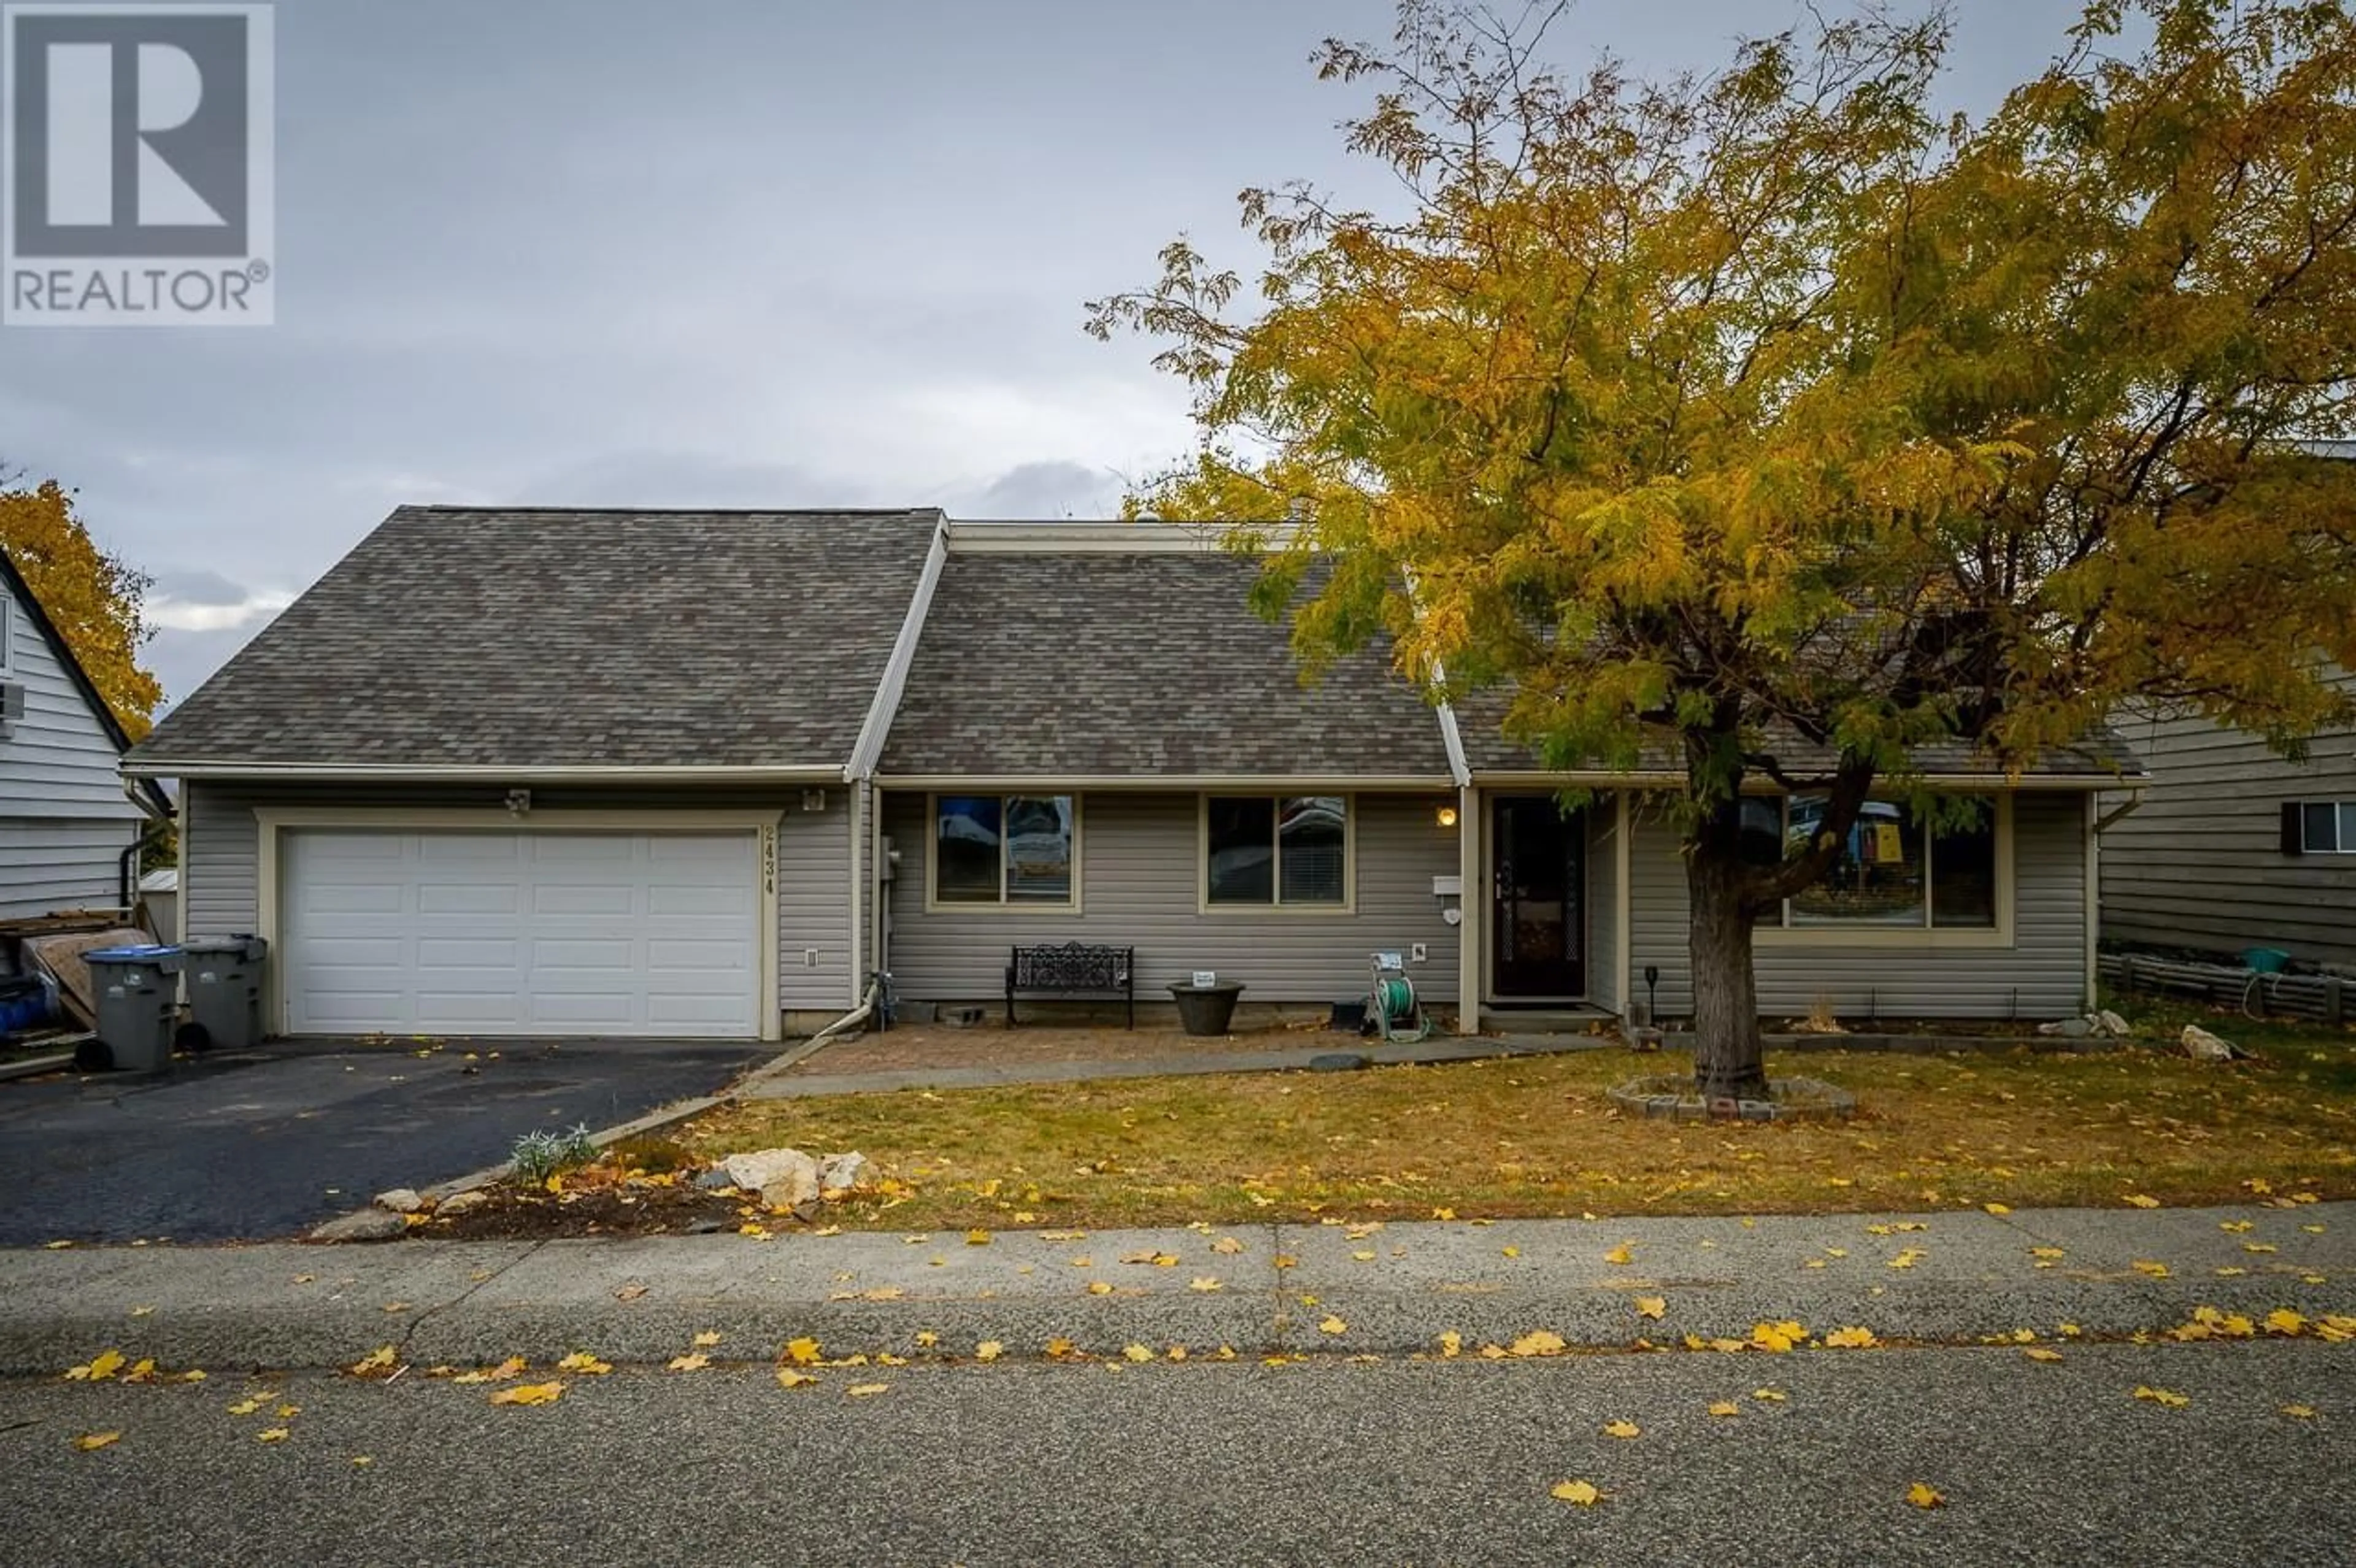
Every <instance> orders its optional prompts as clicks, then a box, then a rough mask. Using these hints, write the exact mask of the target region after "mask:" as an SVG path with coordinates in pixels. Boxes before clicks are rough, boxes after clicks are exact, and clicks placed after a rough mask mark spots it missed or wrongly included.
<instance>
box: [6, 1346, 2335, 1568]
mask: <svg viewBox="0 0 2356 1568" xmlns="http://www.w3.org/2000/svg"><path fill="white" fill-rule="evenodd" d="M764 1349H766V1347H764ZM712 1353H713V1354H714V1355H720V1356H724V1355H725V1354H727V1353H728V1348H727V1347H726V1346H724V1345H723V1347H720V1348H717V1349H714V1350H713V1351H712ZM567 1381H568V1384H569V1386H568V1388H567V1389H566V1392H564V1394H563V1395H562V1398H561V1400H559V1401H558V1402H557V1403H554V1404H552V1405H548V1406H543V1407H539V1408H496V1407H494V1406H492V1405H491V1404H490V1403H489V1402H488V1397H487V1392H488V1391H487V1390H486V1389H485V1388H483V1387H480V1386H476V1387H463V1386H457V1385H453V1384H450V1383H447V1382H437V1381H428V1380H425V1379H423V1378H418V1377H410V1378H404V1379H402V1381H398V1382H395V1383H392V1384H390V1385H379V1384H374V1383H367V1382H361V1381H356V1380H352V1379H348V1378H336V1377H331V1376H319V1375H310V1376H301V1377H295V1378H269V1379H264V1380H261V1381H246V1380H243V1379H240V1378H235V1377H229V1376H222V1377H217V1378H216V1379H215V1380H214V1381H209V1382H207V1383H204V1384H200V1385H196V1386H185V1385H183V1386H156V1387H137V1388H129V1387H123V1386H120V1385H110V1386H98V1387H91V1386H83V1385H74V1384H68V1383H63V1382H59V1381H44V1382H40V1383H37V1384H27V1383H18V1384H16V1385H13V1386H11V1387H9V1388H8V1389H7V1395H6V1409H7V1412H8V1414H7V1418H6V1423H5V1424H6V1426H7V1430H5V1432H0V1513H4V1514H5V1517H6V1518H7V1519H8V1520H9V1530H10V1537H11V1540H12V1541H13V1542H14V1554H16V1560H17V1561H22V1562H27V1563H32V1562H40V1563H75V1564H101V1563H202V1562H219V1563H226V1562H246V1563H305V1564H313V1565H320V1568H325V1565H329V1564H340V1563H349V1564H354V1565H368V1568H374V1565H376V1564H380V1563H388V1562H407V1563H444V1564H474V1563H480V1564H486V1565H490V1564H497V1565H500V1568H506V1565H509V1564H512V1563H519V1562H591V1563H646V1562H664V1563H738V1564H760V1563H862V1564H887V1563H976V1564H984V1563H1308V1562H1366V1563H1570V1562H1591V1563H1693V1562H1701V1561H1708V1562H1710V1563H1717V1564H1735V1563H1944V1564H1955V1563H2073V1564H2092V1563H2137V1564H2160V1563H2223V1562H2233V1563H2328V1562H2345V1561H2346V1560H2347V1556H2346V1553H2347V1551H2348V1541H2349V1540H2350V1538H2351V1531H2356V1495H2352V1494H2351V1489H2350V1488H2348V1487H2347V1486H2346V1485H2345V1484H2344V1482H2345V1478H2346V1477H2348V1476H2349V1475H2350V1474H2351V1472H2356V1354H2351V1352H2350V1350H2349V1349H2348V1348H2347V1347H2344V1346H2336V1345H2322V1344H2317V1343H2313V1342H2308V1341H2293V1342H2278V1343H2256V1344H2236V1345H2197V1346H2182V1345H2169V1346H2164V1347H2136V1346H2130V1345H2114V1346H2104V1347H2073V1348H2072V1349H2069V1350H2068V1351H2067V1352H2066V1354H2065V1358H2064V1360H2061V1361H2059V1362H2056V1363H2052V1364H2040V1363H2038V1362H2034V1361H2031V1360H2026V1359H2025V1358H2024V1357H2023V1356H2022V1355H2021V1354H2020V1353H2019V1351H2017V1350H2013V1349H1994V1348H1988V1349H1938V1350H1897V1349H1890V1350H1864V1351H1849V1352H1833V1353H1813V1354H1798V1355H1786V1356H1775V1357H1769V1356H1761V1355H1748V1354H1746V1355H1742V1356H1725V1355H1718V1354H1712V1353H1700V1354H1694V1353H1667V1354H1659V1355H1615V1356H1593V1357H1582V1358H1573V1359H1564V1360H1550V1361H1523V1362H1510V1363H1494V1364H1489V1363H1479V1362H1472V1363H1468V1362H1463V1361H1457V1362H1446V1363H1441V1362H1430V1361H1420V1362H1409V1361H1397V1360H1392V1361H1386V1362H1384V1363H1382V1364H1373V1365H1368V1364H1350V1363H1347V1362H1343V1361H1338V1360H1320V1361H1312V1362H1310V1363H1306V1364H1294V1365H1288V1366H1283V1367H1274V1368H1271V1367H1266V1366H1262V1365H1259V1364H1257V1363H1255V1362H1249V1361H1247V1362H1243V1363H1240V1364H1227V1365H1205V1364H1200V1363H1189V1364H1187V1365H1183V1366H1172V1365H1168V1364H1166V1363H1165V1364H1157V1365H1151V1366H1121V1367H1119V1369H1118V1370H1115V1369H1112V1368H1108V1367H1104V1366H1096V1365H1088V1366H1069V1367H1063V1366H1044V1365H1039V1364H1035V1363H1034V1364H1023V1365H1012V1364H1009V1365H1001V1366H963V1367H940V1366H931V1367H926V1366H909V1367H900V1368H873V1367H869V1368H861V1369H856V1370H826V1371H821V1372H820V1373H819V1381H818V1382H817V1383H816V1384H814V1385H811V1386H809V1387H803V1388H798V1389H793V1390H784V1389H780V1388H779V1387H778V1386H777V1385H776V1382H775V1381H773V1379H772V1378H771V1375H770V1373H769V1371H768V1369H767V1368H766V1366H757V1367H753V1368H742V1367H738V1368H715V1369H713V1370H710V1371H698V1372H691V1373H670V1372H664V1371H659V1370H652V1369H645V1368H623V1369H620V1370H618V1371H616V1372H615V1373H613V1374H612V1375H611V1376H608V1377H605V1378H596V1377H573V1378H570V1379H568V1380H567ZM867 1382H882V1383H884V1384H886V1385H888V1386H887V1387H886V1389H885V1391H884V1392H881V1393H877V1394H873V1395H870V1396H864V1397H852V1396H851V1395H850V1394H849V1393H848V1392H847V1391H848V1389H850V1388H851V1386H853V1385H854V1384H861V1383H867ZM2138 1385H2143V1386H2147V1387H2158V1388H2165V1389H2166V1390H2168V1391H2169V1392H2171V1393H2181V1394H2182V1395H2184V1396H2185V1399H2186V1401H2187V1403H2184V1404H2183V1405H2181V1406H2179V1407H2169V1406H2164V1405H2160V1404H2157V1403H2150V1402H2147V1401H2139V1400H2137V1399H2136V1398H2135V1397H2134V1391H2135V1389H2136V1387H2137V1386H2138ZM1762 1389H1765V1390H1768V1391H1769V1392H1773V1393H1781V1394H1782V1395H1783V1396H1784V1397H1783V1399H1782V1400H1780V1401H1776V1400H1772V1399H1763V1398H1761V1397H1758V1395H1757V1393H1756V1392H1755V1391H1758V1390H1762ZM250 1393H260V1394H262V1395H264V1396H265V1397H264V1402H263V1404H262V1408H261V1409H259V1410H258V1411H257V1412H256V1413H252V1414H249V1415H236V1414H231V1413H229V1411H228V1409H227V1406H228V1405H230V1404H231V1403H240V1402H241V1401H242V1400H243V1399H244V1398H245V1397H247V1396H248V1395H249V1394H250ZM1719 1401H1731V1402H1733V1403H1735V1404H1736V1405H1737V1406H1738V1407H1739V1410H1740V1413H1739V1414H1736V1415H1733V1416H1712V1415H1711V1414H1709V1413H1708V1407H1709V1405H1710V1404H1711V1403H1714V1402H1719ZM282 1402H283V1403H291V1404H293V1405H295V1406H296V1407H297V1412H298V1413H295V1414H294V1415H292V1416H289V1417H285V1418H283V1419H282V1418H280V1417H279V1416H277V1415H276V1414H275V1411H276V1409H277V1408H278V1405H279V1404H280V1403H282ZM2286 1404H2300V1405H2305V1406H2308V1407H2311V1408H2313V1409H2315V1410H2317V1411H2318V1412H2319V1414H2317V1415H2316V1416H2314V1417H2311V1418H2306V1419H2301V1418H2298V1417H2295V1416H2291V1415H2286V1414H2284V1413H2282V1408H2281V1407H2282V1406H2284V1405H2286ZM1619 1420H1627V1421H1632V1422H1633V1423H1635V1424H1637V1425H1638V1427H1639V1428H1640V1429H1641V1432H1640V1435H1638V1436H1636V1437H1634V1438H1631V1439H1626V1440H1622V1439H1616V1438H1612V1437H1610V1436H1606V1435H1603V1434H1602V1432H1601V1427H1602V1426H1603V1424H1605V1423H1607V1422H1612V1421H1619ZM272 1427H283V1428H284V1429H285V1430H286V1432H287V1434H288V1435H287V1436H286V1437H285V1438H284V1440H283V1441H280V1442H276V1443H269V1444H265V1443H262V1442H261V1441H259V1440H258V1437H257V1434H259V1433H260V1432H262V1431H263V1430H266V1429H269V1428H272ZM91 1430H119V1431H120V1432H121V1433H122V1437H121V1440H120V1441H119V1442H118V1443H116V1444H115V1445H113V1446H112V1447H110V1448H106V1449H104V1450H102V1451H98V1452H91V1453H83V1452H78V1451H76V1450H75V1449H73V1448H72V1447H71V1446H70V1439H71V1438H72V1437H73V1436H75V1435H79V1434H81V1433H84V1432H88V1431H91ZM361 1457H365V1458H367V1459H368V1460H369V1461H370V1462H369V1464H367V1465H365V1466H362V1465H358V1464H355V1463H354V1461H355V1460H356V1459H358V1458H361ZM1574 1478H1576V1479H1584V1480H1588V1481H1590V1482H1591V1483H1592V1484H1594V1485H1595V1486H1596V1487H1598V1488H1601V1490H1602V1491H1603V1492H1605V1493H1606V1494H1608V1495H1607V1496H1606V1498H1605V1499H1604V1500H1603V1501H1602V1502H1601V1503H1599V1504H1597V1505H1596V1506H1594V1507H1591V1508H1585V1509H1581V1508H1577V1507H1574V1506H1572V1505H1570V1504H1568V1503H1564V1502H1559V1501H1557V1500H1556V1499H1553V1498H1552V1497H1550V1496H1549V1495H1548V1488H1551V1487H1552V1486H1553V1485H1554V1484H1555V1483H1557V1482H1558V1481H1562V1480H1565V1479H1574ZM1916 1481H1923V1482H1927V1483H1928V1484H1930V1485H1931V1486H1933V1488H1937V1489H1938V1490H1939V1491H1940V1492H1942V1493H1943V1494H1944V1496H1945V1498H1946V1499H1947V1505H1946V1506H1945V1507H1944V1508H1942V1509H1936V1510H1933V1511H1928V1512H1925V1511H1922V1510H1918V1509H1914V1508H1912V1507H1910V1506H1908V1504H1907V1503H1906V1502H1905V1501H1904V1498H1905V1493H1906V1490H1907V1488H1908V1487H1909V1486H1910V1485H1911V1484H1912V1483H1913V1482H1916Z"/></svg>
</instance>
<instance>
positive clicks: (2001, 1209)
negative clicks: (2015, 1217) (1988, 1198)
mask: <svg viewBox="0 0 2356 1568" xmlns="http://www.w3.org/2000/svg"><path fill="white" fill-rule="evenodd" d="M1980 1207H1981V1208H1983V1209H1985V1210H1987V1211H1988V1212H1989V1213H1991V1214H2009V1213H2011V1212H2012V1209H2011V1207H2010V1206H2009V1205H2008V1204H2003V1203H1983V1204H1981V1205H1980Z"/></svg>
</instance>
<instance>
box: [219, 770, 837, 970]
mask: <svg viewBox="0 0 2356 1568" xmlns="http://www.w3.org/2000/svg"><path fill="white" fill-rule="evenodd" d="M506 796H507V791H506V790H505V789H503V788H497V787H487V786H483V785H459V784H452V785H412V786H409V787H406V788H403V787H399V786H390V785H378V786H372V787H355V786H352V785H348V784H335V785H318V784H233V783H205V782H202V781H198V780H191V781H189V782H188V784H187V790H186V794H185V795H183V797H182V805H181V811H182V816H183V818H184V820H185V821H186V823H187V832H186V834H185V836H184V840H183V843H182V852H181V869H180V897H181V900H182V901H183V903H184V904H185V906H186V908H187V933H188V934H189V935H190V936H223V935H230V934H233V933H242V932H250V931H252V930H253V929H254V926H255V925H256V924H257V923H258V921H259V918H260V917H259V908H260V900H259V897H258V893H259V890H258V888H257V885H256V879H257V877H258V875H259V867H260V863H261V847H260V846H261V836H260V828H259V827H258V826H257V824H256V821H255V817H254V811H255V809H256V808H257V807H265V806H313V807H333V806H350V807H354V808H369V807H414V808H417V809H421V810H426V809H432V808H434V807H437V806H443V807H447V806H478V807H479V806H498V805H501V804H502V803H503V802H504V801H505V799H506ZM849 802H850V795H849V793H848V792H847V791H846V790H844V789H843V788H841V786H839V785H838V786H836V787H834V788H831V789H829V790H828V791H826V807H825V809H824V810H822V811H818V812H809V811H805V810H803V808H802V792H801V791H799V790H784V791H776V790H745V789H728V790H701V791H681V790H659V791H648V790H614V789H596V790H585V789H534V790H533V791H532V805H533V807H534V810H535V812H539V811H558V810H563V809H566V808H571V809H574V810H628V811H659V810H662V809H664V808H666V807H669V808H674V809H678V810H682V811H691V810H697V809H704V810H776V811H777V812H779V813H780V814H781V821H780V824H779V827H778V830H777V992H778V996H777V1005H778V1007H779V1008H781V1009H783V1010H786V1011H799V1010H808V1011H828V1012H840V1011H843V1010H846V1009H847V1008H849V1006H850V992H851V967H850V959H851V919H850V904H851V884H850V874H849V872H850V833H851V813H850V809H849ZM526 821H527V823H528V822H529V821H530V818H529V817H528V818H526ZM813 947H815V948H816V949H818V954H819V963H818V966H817V967H815V968H813V967H811V966H809V965H808V964H807V963H805V961H804V955H805V954H806V952H807V950H809V949H810V948H813Z"/></svg>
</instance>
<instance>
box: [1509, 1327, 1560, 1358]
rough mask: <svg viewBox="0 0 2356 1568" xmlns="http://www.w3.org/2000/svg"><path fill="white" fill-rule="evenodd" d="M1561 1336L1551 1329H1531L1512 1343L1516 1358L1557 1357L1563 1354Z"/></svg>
mask: <svg viewBox="0 0 2356 1568" xmlns="http://www.w3.org/2000/svg"><path fill="white" fill-rule="evenodd" d="M1563 1349H1564V1346H1563V1342H1562V1336H1561V1335H1559V1334H1558V1333H1556V1332H1555V1331H1554V1330H1553V1329H1551V1328H1533V1329H1531V1330H1530V1331H1529V1332H1528V1333H1526V1334H1525V1335H1523V1336H1522V1337H1521V1338H1520V1339H1516V1340H1515V1341H1514V1344H1513V1354H1515V1355H1516V1356H1558V1355H1560V1354H1562V1352H1563Z"/></svg>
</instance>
